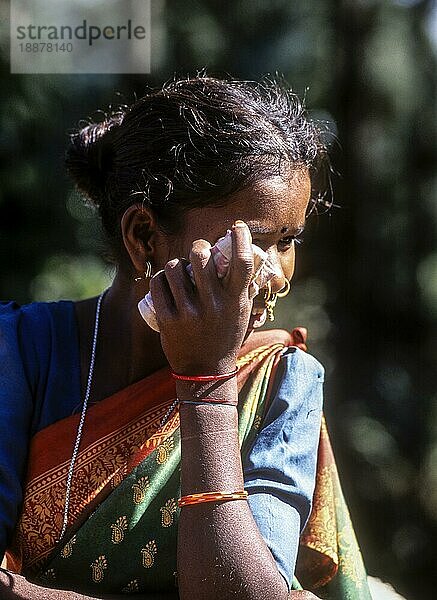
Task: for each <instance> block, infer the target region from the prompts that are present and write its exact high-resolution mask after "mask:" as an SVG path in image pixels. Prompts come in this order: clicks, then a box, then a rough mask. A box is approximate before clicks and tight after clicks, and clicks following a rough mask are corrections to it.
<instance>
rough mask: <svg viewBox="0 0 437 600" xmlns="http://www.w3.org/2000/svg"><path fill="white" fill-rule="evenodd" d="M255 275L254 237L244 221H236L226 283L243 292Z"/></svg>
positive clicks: (233, 228)
mask: <svg viewBox="0 0 437 600" xmlns="http://www.w3.org/2000/svg"><path fill="white" fill-rule="evenodd" d="M252 273H253V251H252V236H251V234H250V230H249V227H248V226H247V225H246V223H244V221H235V224H234V225H233V227H232V260H231V264H230V268H229V274H228V276H227V277H226V278H225V281H226V282H227V283H228V285H230V286H231V287H235V288H236V289H240V290H242V289H243V288H244V287H247V286H248V285H249V283H250V280H251V277H252Z"/></svg>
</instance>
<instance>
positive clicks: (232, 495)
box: [178, 490, 248, 508]
mask: <svg viewBox="0 0 437 600" xmlns="http://www.w3.org/2000/svg"><path fill="white" fill-rule="evenodd" d="M247 496H248V493H247V492H246V490H242V491H241V492H203V493H200V494H188V495H187V496H182V498H179V500H178V506H179V507H180V508H182V506H190V504H201V503H202V502H223V501H225V500H247Z"/></svg>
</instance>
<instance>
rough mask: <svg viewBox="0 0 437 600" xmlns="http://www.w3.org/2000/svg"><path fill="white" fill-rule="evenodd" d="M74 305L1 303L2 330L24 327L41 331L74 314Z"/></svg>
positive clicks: (61, 301) (65, 301) (0, 324)
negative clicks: (54, 322)
mask: <svg viewBox="0 0 437 600" xmlns="http://www.w3.org/2000/svg"><path fill="white" fill-rule="evenodd" d="M73 311H74V303H73V302H72V301H70V300H60V301H58V302H31V303H29V304H22V305H20V304H18V303H17V302H14V301H10V302H0V328H7V327H14V326H15V327H24V328H25V329H31V328H34V329H36V330H41V329H44V328H47V326H49V325H50V323H52V322H53V321H56V320H63V319H64V318H66V317H69V316H70V315H72V314H73Z"/></svg>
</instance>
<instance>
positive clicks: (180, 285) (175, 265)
mask: <svg viewBox="0 0 437 600" xmlns="http://www.w3.org/2000/svg"><path fill="white" fill-rule="evenodd" d="M187 264H188V261H187V260H185V259H183V258H174V259H173V260H170V261H168V263H167V264H166V265H165V267H164V273H165V276H166V278H167V283H168V287H169V289H170V292H171V294H172V296H173V302H174V306H175V307H176V310H177V311H178V312H181V310H185V309H187V308H189V306H191V301H192V298H193V284H192V282H191V279H190V276H189V275H188V273H187Z"/></svg>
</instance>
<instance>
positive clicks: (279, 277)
mask: <svg viewBox="0 0 437 600" xmlns="http://www.w3.org/2000/svg"><path fill="white" fill-rule="evenodd" d="M268 254H269V260H270V264H271V266H272V267H273V269H274V271H275V276H274V277H273V278H272V279H271V280H270V289H271V292H272V294H277V293H280V292H283V291H286V290H288V286H289V280H290V279H291V278H292V276H293V272H294V257H290V256H288V257H287V258H288V260H287V261H285V262H283V261H282V260H281V256H280V255H279V253H278V252H277V250H276V249H275V248H272V249H270V251H268ZM290 259H291V260H290Z"/></svg>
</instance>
